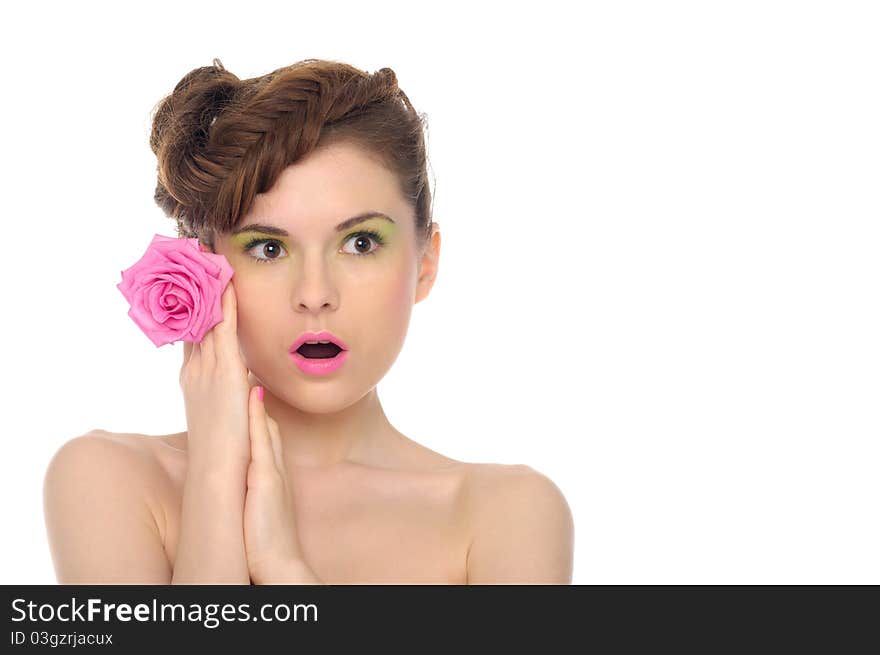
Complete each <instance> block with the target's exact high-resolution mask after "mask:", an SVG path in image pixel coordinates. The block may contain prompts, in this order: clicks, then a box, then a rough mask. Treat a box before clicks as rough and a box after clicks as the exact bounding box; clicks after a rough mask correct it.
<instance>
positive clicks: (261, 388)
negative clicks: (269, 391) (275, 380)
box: [257, 387, 263, 400]
mask: <svg viewBox="0 0 880 655" xmlns="http://www.w3.org/2000/svg"><path fill="white" fill-rule="evenodd" d="M257 395H258V396H259V397H260V400H262V399H263V387H257Z"/></svg>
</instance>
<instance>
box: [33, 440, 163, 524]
mask: <svg viewBox="0 0 880 655" xmlns="http://www.w3.org/2000/svg"><path fill="white" fill-rule="evenodd" d="M156 473H157V465H156V458H155V456H154V454H153V448H151V446H150V445H149V443H148V442H147V440H146V438H145V437H143V436H142V435H135V434H122V433H115V432H107V431H105V430H98V429H96V430H90V431H89V432H86V433H85V434H82V435H78V436H76V437H73V438H71V439H69V440H68V441H66V442H64V443H63V444H62V445H61V446H60V447H59V448H58V450H56V451H55V454H54V455H53V456H52V459H51V460H50V462H49V465H48V467H47V469H46V479H47V480H48V479H54V478H63V479H65V480H67V481H72V482H75V481H77V480H84V479H86V478H87V477H89V476H93V475H96V474H97V475H101V476H105V477H106V476H112V477H114V478H117V479H119V480H125V481H127V485H126V486H127V488H128V489H130V490H132V491H133V492H137V493H138V495H140V496H141V497H143V498H144V500H145V501H146V502H147V504H148V505H149V507H150V510H151V512H153V514H154V515H157V518H159V517H158V513H159V512H160V511H161V510H159V508H158V507H156V506H155V505H154V504H153V503H152V500H151V494H150V493H148V491H149V489H150V486H151V485H150V479H151V477H152V476H154V475H155V474H156Z"/></svg>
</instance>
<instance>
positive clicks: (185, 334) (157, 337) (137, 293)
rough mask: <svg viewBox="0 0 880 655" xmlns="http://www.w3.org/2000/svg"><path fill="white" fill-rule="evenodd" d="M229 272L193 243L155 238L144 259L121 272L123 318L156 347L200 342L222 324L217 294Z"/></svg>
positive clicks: (223, 260)
mask: <svg viewBox="0 0 880 655" xmlns="http://www.w3.org/2000/svg"><path fill="white" fill-rule="evenodd" d="M234 272H235V271H234V269H233V268H232V266H231V265H230V264H229V262H228V261H227V260H226V258H225V257H224V256H223V255H219V254H216V253H212V252H207V251H204V250H202V249H201V247H200V244H199V242H198V239H177V238H173V237H165V236H163V235H160V234H157V235H155V236H154V237H153V240H152V241H151V243H150V245H149V246H148V247H147V250H146V251H145V252H144V254H143V256H141V258H140V259H139V260H138V261H137V262H135V263H134V264H133V265H132V266H130V267H129V268H127V269H125V270H123V271H120V275H121V277H122V280H121V282H119V283H118V284H117V285H116V287H117V288H118V289H119V291H120V293H122V295H123V296H124V297H125V299H126V300H127V301H128V302H129V305H130V309H129V312H128V315H129V316H130V317H131V318H132V320H133V321H134V322H135V323H136V324H137V325H138V327H140V328H141V330H143V332H144V333H145V334H146V335H147V336H148V337H149V338H150V340H151V341H152V342H153V343H154V344H156V346H161V345H164V344H166V343H173V342H175V341H179V340H187V341H201V340H202V338H203V337H204V335H205V334H206V333H207V332H208V331H209V330H210V329H212V328H213V327H214V326H215V325H217V323H219V322H220V321H222V320H223V307H222V294H223V291H224V290H225V289H226V286H227V285H228V284H229V281H230V280H231V279H232V277H233V275H234Z"/></svg>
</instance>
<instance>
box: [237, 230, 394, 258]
mask: <svg viewBox="0 0 880 655" xmlns="http://www.w3.org/2000/svg"><path fill="white" fill-rule="evenodd" d="M359 236H368V237H370V238H371V239H373V240H374V241H375V242H376V243H377V244H378V247H377V248H375V249H373V250H371V251H370V252H361V253H358V254H357V255H355V256H356V257H366V256H368V255H375V254H376V252H378V251H379V250H381V249H382V246H384V245H385V239H383V238H382V235H381V234H379V233H378V232H374V231H373V230H361V231H359V232H355V233H354V234H351V235H349V236H348V237H347V238H346V239H345V243H348V242H349V241H351V240H352V239H353V238H354V237H359ZM266 243H277V244H279V245H281V247H282V248H283V247H284V244H283V243H281V242H280V241H278V239H266V238H257V239H252V240H251V241H248V243H247V245H246V246H245V247H244V251H245V253H247V252H248V251H250V250H251V248H253V247H254V246H258V245H261V244H266ZM251 259H253V260H254V261H256V262H257V263H258V264H266V263H270V264H271V263H273V262H276V261H278V258H276V259H261V258H259V257H254V256H253V255H251Z"/></svg>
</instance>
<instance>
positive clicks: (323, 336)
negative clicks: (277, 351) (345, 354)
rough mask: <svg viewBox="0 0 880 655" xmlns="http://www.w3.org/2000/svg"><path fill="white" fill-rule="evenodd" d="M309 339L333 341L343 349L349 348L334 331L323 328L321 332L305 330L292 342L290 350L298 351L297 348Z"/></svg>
mask: <svg viewBox="0 0 880 655" xmlns="http://www.w3.org/2000/svg"><path fill="white" fill-rule="evenodd" d="M307 341H330V342H331V343H334V344H336V345H337V346H339V347H340V348H342V350H348V346H346V345H345V344H344V343H343V342H342V340H341V339H339V338H337V337H336V336H335V335H334V334H333V333H332V332H328V331H327V330H322V331H321V332H304V333H303V334H301V335H300V336H299V338H298V339H297V340H296V341H294V342H293V343H292V344H291V346H290V348H289V349H288V350H289V352H291V353H293V352H296V349H297V348H299V347H300V346H301V345H303V344H304V343H306V342H307Z"/></svg>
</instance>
